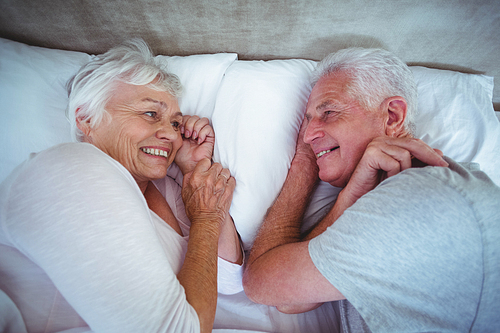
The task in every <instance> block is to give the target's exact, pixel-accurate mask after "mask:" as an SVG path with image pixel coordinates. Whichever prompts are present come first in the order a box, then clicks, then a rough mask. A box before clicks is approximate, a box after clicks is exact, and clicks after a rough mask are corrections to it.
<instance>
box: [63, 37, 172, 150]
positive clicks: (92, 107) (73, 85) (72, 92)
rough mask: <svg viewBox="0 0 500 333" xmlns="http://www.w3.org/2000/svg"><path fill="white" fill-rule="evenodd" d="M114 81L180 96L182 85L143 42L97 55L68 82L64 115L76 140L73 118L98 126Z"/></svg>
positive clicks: (79, 134) (78, 132)
mask: <svg viewBox="0 0 500 333" xmlns="http://www.w3.org/2000/svg"><path fill="white" fill-rule="evenodd" d="M116 82H123V83H127V84H133V85H139V86H142V85H148V86H150V87H151V88H152V89H155V90H159V91H166V92H168V93H169V94H171V95H172V96H174V97H179V96H180V94H181V91H182V86H181V83H180V80H179V78H178V77H177V76H176V75H174V74H172V73H169V72H168V71H167V68H166V64H165V63H161V62H160V61H158V58H155V57H154V56H153V54H152V52H151V50H150V48H149V46H148V45H147V44H146V43H145V42H144V41H143V40H142V39H133V40H130V41H128V42H125V43H123V44H122V45H119V46H117V47H114V48H112V49H110V50H109V51H108V52H106V53H104V54H101V55H98V56H96V57H95V58H94V59H93V60H92V61H90V62H89V63H88V64H86V65H84V66H83V67H82V68H81V69H80V70H79V71H78V73H77V74H76V75H75V76H74V77H73V78H72V79H71V80H70V81H69V82H68V95H69V102H68V108H67V109H66V114H67V117H68V119H69V122H70V124H71V135H72V137H73V140H75V141H83V137H84V134H83V132H82V131H81V130H80V129H79V128H78V127H77V126H76V118H77V117H78V118H81V119H82V121H87V120H90V126H91V127H95V126H99V125H100V124H101V122H102V121H103V120H105V118H107V116H109V114H108V113H107V111H106V109H105V106H106V104H107V103H108V101H109V100H110V98H111V96H112V94H113V91H114V89H115V87H116V84H115V83H116Z"/></svg>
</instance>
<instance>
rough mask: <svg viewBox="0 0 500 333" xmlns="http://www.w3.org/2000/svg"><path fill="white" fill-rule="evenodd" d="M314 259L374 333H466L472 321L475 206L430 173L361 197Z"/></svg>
mask: <svg viewBox="0 0 500 333" xmlns="http://www.w3.org/2000/svg"><path fill="white" fill-rule="evenodd" d="M309 253H310V256H311V259H312V260H313V262H314V264H315V265H316V267H317V268H318V270H319V271H320V272H321V274H323V275H324V276H325V277H326V278H327V279H328V280H329V281H330V283H331V284H332V285H333V286H335V287H336V288H337V289H338V290H339V291H340V292H341V293H342V294H343V295H344V296H345V297H346V298H347V299H348V300H349V301H350V302H351V303H352V304H353V305H354V307H356V309H357V310H358V311H359V312H360V314H361V315H362V317H363V318H364V319H365V321H366V322H367V324H368V325H369V326H370V329H371V330H372V331H374V332H379V331H384V332H388V330H389V331H394V332H402V331H408V330H415V331H420V330H422V329H423V328H434V329H435V330H436V331H440V330H441V329H448V330H452V331H453V330H454V327H455V329H456V331H460V329H457V328H463V327H470V324H471V323H472V321H473V320H474V314H475V312H476V309H477V306H478V303H477V302H471V301H470V300H478V299H479V296H480V292H481V290H480V289H481V287H480V286H481V281H482V266H481V265H482V264H481V262H482V261H481V260H482V259H481V258H482V257H481V234H480V231H479V228H478V226H477V222H476V220H475V217H474V214H473V211H472V209H471V208H470V205H469V203H468V202H467V201H466V200H465V199H464V198H463V197H462V196H461V195H460V193H459V192H458V191H456V190H454V189H453V188H451V187H449V186H447V185H446V184H445V183H444V182H443V181H441V180H440V179H438V178H433V177H429V176H428V175H427V174H426V173H425V171H424V170H420V171H414V170H412V171H409V172H403V173H400V174H399V175H397V176H394V177H391V178H389V179H387V180H386V181H385V182H383V183H382V184H380V185H379V186H378V187H377V188H376V189H375V190H373V191H371V192H369V193H368V194H366V195H365V196H363V197H362V198H360V199H359V200H358V201H357V202H356V204H354V205H353V206H352V207H350V208H349V209H348V210H346V211H345V212H344V214H343V215H342V216H341V217H340V218H339V219H338V220H337V221H336V222H335V223H334V224H333V225H332V226H331V227H330V228H328V229H327V230H326V231H325V232H324V233H323V234H322V235H320V236H318V237H317V238H315V239H313V240H312V241H311V242H310V244H309ZM457 290H460V291H461V292H460V294H458V295H457ZM422 323H424V326H425V327H423V326H422Z"/></svg>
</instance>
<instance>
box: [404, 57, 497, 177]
mask: <svg viewBox="0 0 500 333" xmlns="http://www.w3.org/2000/svg"><path fill="white" fill-rule="evenodd" d="M410 68H411V70H412V72H413V75H414V77H415V81H416V82H417V87H418V109H419V114H418V115H417V117H416V125H417V131H416V137H418V138H420V139H422V140H423V141H425V142H426V143H427V144H429V145H430V146H431V147H433V148H438V149H441V150H442V151H443V153H444V154H445V155H446V156H449V157H451V158H453V159H454V160H456V161H459V162H476V163H479V166H480V168H481V170H482V171H484V172H485V173H486V174H488V176H489V177H490V178H491V179H492V180H493V181H494V182H495V183H496V184H499V185H500V168H499V165H500V123H499V122H498V119H497V117H496V115H495V111H494V109H493V103H492V97H493V78H492V77H489V76H485V75H475V74H463V73H459V72H453V71H445V70H437V69H430V68H424V67H417V66H415V67H410Z"/></svg>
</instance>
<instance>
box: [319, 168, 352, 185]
mask: <svg viewBox="0 0 500 333" xmlns="http://www.w3.org/2000/svg"><path fill="white" fill-rule="evenodd" d="M318 176H319V179H321V180H322V181H324V182H325V183H328V184H330V185H332V186H335V187H341V188H343V187H345V185H346V184H345V181H343V180H342V179H340V178H338V177H335V176H333V175H331V174H328V172H322V171H321V169H320V170H319V174H318Z"/></svg>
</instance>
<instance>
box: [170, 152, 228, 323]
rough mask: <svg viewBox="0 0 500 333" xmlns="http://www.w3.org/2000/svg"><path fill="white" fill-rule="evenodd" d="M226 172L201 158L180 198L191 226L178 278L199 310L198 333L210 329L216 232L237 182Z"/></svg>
mask: <svg viewBox="0 0 500 333" xmlns="http://www.w3.org/2000/svg"><path fill="white" fill-rule="evenodd" d="M228 172H229V171H228V170H227V169H223V168H222V166H221V165H220V164H213V165H212V164H211V161H210V160H208V159H203V160H201V161H200V162H199V163H198V164H197V166H196V168H195V169H194V171H193V172H192V173H188V174H186V175H185V176H184V184H183V188H182V199H183V201H184V204H185V206H186V213H187V215H188V217H189V219H190V220H191V229H190V233H189V243H188V250H187V253H186V258H185V261H184V264H183V265H182V268H181V270H180V272H179V274H178V275H177V277H178V279H179V281H180V282H181V284H182V285H183V286H184V289H185V291H186V297H187V300H188V302H189V303H190V304H191V305H192V306H193V308H194V309H195V310H196V312H197V313H198V317H199V320H200V327H201V332H211V330H212V326H213V322H214V318H215V308H216V306H217V255H218V243H219V235H220V233H221V229H222V228H223V224H224V222H225V221H226V218H227V216H228V215H229V207H230V205H231V200H232V196H233V191H234V187H235V185H236V182H235V180H234V178H232V177H229V179H226V177H225V176H222V175H221V174H227V173H228Z"/></svg>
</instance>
